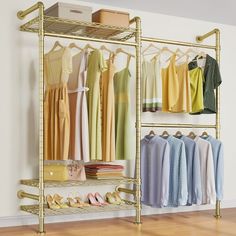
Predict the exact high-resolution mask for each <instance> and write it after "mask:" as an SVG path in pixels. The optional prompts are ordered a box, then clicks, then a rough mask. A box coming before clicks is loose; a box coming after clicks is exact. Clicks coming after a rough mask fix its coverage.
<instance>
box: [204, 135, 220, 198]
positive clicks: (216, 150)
mask: <svg viewBox="0 0 236 236" xmlns="http://www.w3.org/2000/svg"><path fill="white" fill-rule="evenodd" d="M200 137H201V136H200ZM201 138H203V139H205V140H207V141H208V142H210V143H211V147H212V154H213V162H214V174H215V189H216V199H217V200H222V199H223V182H224V150H223V144H222V142H221V141H220V140H217V139H215V138H213V137H212V136H211V135H209V136H208V137H201Z"/></svg>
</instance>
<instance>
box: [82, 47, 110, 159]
mask: <svg viewBox="0 0 236 236" xmlns="http://www.w3.org/2000/svg"><path fill="white" fill-rule="evenodd" d="M105 69H106V62H105V60H104V58H103V55H102V53H101V51H99V50H94V51H92V52H91V53H90V55H89V58H88V69H87V84H86V86H87V87H88V88H89V91H88V93H87V101H88V120H89V122H88V123H89V147H90V148H89V149H90V160H102V120H101V98H100V79H101V75H102V72H103V71H104V70H105Z"/></svg>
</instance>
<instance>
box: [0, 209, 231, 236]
mask: <svg viewBox="0 0 236 236" xmlns="http://www.w3.org/2000/svg"><path fill="white" fill-rule="evenodd" d="M212 214H213V211H199V212H188V213H175V214H163V215H151V216H143V217H142V222H143V224H142V225H141V226H137V225H134V224H133V223H132V221H133V220H134V218H133V217H125V218H117V219H108V220H91V221H80V222H71V223H58V224H48V225H46V231H47V234H46V235H48V236H172V235H173V236H236V208H231V209H223V210H222V215H223V217H222V218H221V219H219V220H216V219H215V218H214V217H213V216H212ZM36 231H37V226H36V225H33V226H23V227H10V228H0V235H1V236H18V235H21V236H32V235H37V233H36Z"/></svg>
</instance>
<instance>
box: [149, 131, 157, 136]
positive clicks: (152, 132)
mask: <svg viewBox="0 0 236 236" xmlns="http://www.w3.org/2000/svg"><path fill="white" fill-rule="evenodd" d="M148 135H149V136H151V135H153V136H155V135H156V134H155V132H154V131H153V130H150V132H149V134H148Z"/></svg>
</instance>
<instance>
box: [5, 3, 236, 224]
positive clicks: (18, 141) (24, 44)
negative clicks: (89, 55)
mask: <svg viewBox="0 0 236 236" xmlns="http://www.w3.org/2000/svg"><path fill="white" fill-rule="evenodd" d="M54 2H55V1H54V0H47V1H44V3H45V6H46V7H49V6H50V5H52V4H53V3H54ZM70 2H71V3H80V2H79V1H72V0H71V1H70ZM34 3H35V2H34V1H33V0H27V1H17V0H9V1H5V2H4V7H1V8H0V22H1V32H2V33H1V44H0V52H1V77H0V78H1V93H0V98H1V99H0V100H1V112H0V114H1V119H0V121H1V122H0V132H1V133H0V143H1V145H0V157H1V167H0V187H1V190H2V192H1V194H0V226H4V225H11V224H21V223H22V224H24V223H32V222H35V221H31V218H30V217H28V216H25V217H24V218H20V217H19V216H22V215H23V213H22V212H20V211H19V210H18V207H19V204H20V200H18V199H17V197H16V192H17V191H18V190H19V189H20V188H22V187H21V186H20V185H19V180H20V179H23V178H31V177H34V176H37V141H38V140H37V127H38V120H37V105H38V100H37V92H38V83H37V79H38V74H37V72H38V64H37V57H38V54H37V52H38V47H37V36H36V35H34V34H31V33H22V32H20V31H19V30H18V27H19V25H20V24H21V22H20V20H18V19H17V17H16V13H17V11H18V10H20V9H24V8H27V7H29V6H31V5H32V4H34ZM81 3H82V2H81ZM83 4H84V5H91V6H92V7H93V9H94V10H96V9H97V8H104V7H105V8H107V7H109V6H102V5H95V4H94V5H93V4H89V3H83ZM120 10H125V11H127V9H122V8H120ZM128 11H129V12H130V13H131V16H136V15H137V16H140V17H141V19H142V30H143V35H145V36H153V37H159V38H166V39H175V40H183V41H190V42H194V40H195V36H196V35H199V34H203V33H205V32H208V31H210V30H212V29H213V28H216V27H217V28H220V30H221V46H222V54H221V73H222V78H223V83H222V86H221V127H222V128H221V139H222V141H223V143H224V146H225V195H224V201H223V207H224V206H225V207H227V206H236V189H235V183H234V179H236V172H235V165H236V158H235V156H236V150H235V149H234V145H235V142H234V135H235V131H234V130H235V128H234V126H233V125H234V121H235V120H236V111H235V110H234V102H236V98H235V97H234V90H235V87H236V80H234V76H235V67H234V66H235V58H234V57H235V51H236V44H235V42H236V27H234V26H227V25H219V24H214V23H209V22H203V21H197V20H190V19H185V18H179V17H173V16H166V15H160V14H152V13H148V12H142V11H135V10H128ZM27 19H29V18H27ZM53 41H54V40H52V39H46V47H47V49H49V48H50V47H51V46H52V43H53ZM62 43H64V44H67V41H62ZM79 43H80V42H78V44H79ZM206 43H214V40H209V41H206ZM108 46H109V47H110V48H113V47H112V46H110V45H108ZM211 53H212V52H211ZM213 55H214V54H213ZM123 65H124V64H122V63H119V64H118V68H121V67H122V66H123ZM130 70H131V73H132V75H133V78H132V94H134V91H135V67H134V62H132V64H131V67H130ZM134 101H135V97H132V107H133V108H132V109H134ZM143 119H144V120H145V121H147V120H155V121H172V122H211V121H214V116H213V115H211V116H207V117H206V116H201V117H191V116H188V115H179V114H175V115H173V114H160V113H155V114H151V115H150V114H145V115H144V116H143ZM132 120H133V121H134V120H135V116H134V115H133V116H132ZM157 132H161V131H157ZM170 132H172V131H170ZM173 132H175V130H174V131H173ZM143 134H145V131H144V132H143ZM131 135H132V137H133V136H134V135H135V129H134V125H133V130H132V134H131ZM134 144H135V143H134V141H133V154H134V150H135V146H134ZM27 189H28V190H31V189H30V188H27ZM97 190H99V191H102V192H105V191H107V187H104V188H103V187H100V188H99V189H97V188H95V187H94V188H93V189H89V188H85V189H79V191H80V193H81V194H83V193H85V192H86V191H97ZM34 191H36V190H34ZM51 191H53V190H51ZM57 191H59V190H57ZM68 191H69V192H70V193H71V194H75V192H77V189H73V190H71V189H69V190H68ZM208 207H210V208H212V207H214V206H206V207H184V208H183V207H182V208H178V209H165V210H162V211H161V210H153V209H146V210H144V213H146V214H148V213H160V212H164V211H165V212H173V211H185V210H196V209H204V208H208ZM124 214H127V213H120V214H118V213H111V214H109V215H97V214H93V215H87V216H84V217H83V218H84V219H85V218H86V219H89V218H96V217H98V218H99V217H114V216H118V215H124ZM128 214H133V212H132V213H128ZM79 217H80V216H78V217H77V218H76V217H75V216H73V219H78V218H79ZM34 219H35V218H34ZM65 219H67V220H69V219H72V218H71V217H68V218H65ZM53 220H61V218H56V219H51V221H53Z"/></svg>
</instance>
